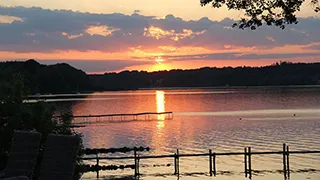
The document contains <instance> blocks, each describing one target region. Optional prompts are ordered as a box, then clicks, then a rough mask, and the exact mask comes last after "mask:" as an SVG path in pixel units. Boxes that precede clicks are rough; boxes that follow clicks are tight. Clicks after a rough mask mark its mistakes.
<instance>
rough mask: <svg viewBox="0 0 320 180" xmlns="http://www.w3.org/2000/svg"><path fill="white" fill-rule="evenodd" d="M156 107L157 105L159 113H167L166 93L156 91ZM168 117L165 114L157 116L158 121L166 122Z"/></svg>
mask: <svg viewBox="0 0 320 180" xmlns="http://www.w3.org/2000/svg"><path fill="white" fill-rule="evenodd" d="M156 105H157V112H158V113H160V112H165V97H164V91H156ZM165 117H166V115H165V114H161V115H158V116H157V119H158V120H164V119H165Z"/></svg>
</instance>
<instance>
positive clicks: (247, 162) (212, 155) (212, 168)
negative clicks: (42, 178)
mask: <svg viewBox="0 0 320 180" xmlns="http://www.w3.org/2000/svg"><path fill="white" fill-rule="evenodd" d="M270 154H279V155H282V156H283V158H282V160H283V174H284V177H285V178H289V177H290V166H289V154H320V150H303V151H289V146H287V145H286V144H285V143H284V144H283V150H282V151H263V152H262V151H260V152H251V147H245V148H244V152H224V153H216V152H212V150H211V149H210V150H209V152H208V153H199V154H180V153H179V150H177V151H176V152H175V153H174V154H166V155H155V156H140V155H137V152H136V151H135V152H134V156H127V157H100V156H99V155H98V154H97V155H96V156H95V157H83V158H82V159H83V160H96V167H99V160H124V159H132V160H134V163H135V171H134V175H135V176H139V175H140V174H139V162H140V160H142V159H158V158H174V174H175V175H179V164H180V163H179V159H180V158H181V157H206V156H207V157H208V159H209V174H210V176H213V175H214V176H216V174H217V169H216V157H217V156H239V155H242V156H244V161H243V162H244V174H245V177H248V178H249V179H251V178H252V172H253V170H252V164H251V160H252V155H270ZM98 174H99V170H97V176H98Z"/></svg>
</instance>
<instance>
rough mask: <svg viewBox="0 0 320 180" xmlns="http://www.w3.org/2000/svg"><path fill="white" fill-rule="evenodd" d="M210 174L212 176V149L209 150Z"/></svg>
mask: <svg viewBox="0 0 320 180" xmlns="http://www.w3.org/2000/svg"><path fill="white" fill-rule="evenodd" d="M209 174H210V176H212V150H211V149H210V150H209Z"/></svg>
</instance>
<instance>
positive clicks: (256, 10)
mask: <svg viewBox="0 0 320 180" xmlns="http://www.w3.org/2000/svg"><path fill="white" fill-rule="evenodd" d="M305 1H306V0H200V4H201V6H205V5H207V4H212V7H214V8H220V7H222V6H226V7H227V8H228V9H229V10H238V11H244V12H245V16H246V17H247V18H242V19H241V21H240V22H239V23H235V24H234V25H233V26H234V27H235V26H238V27H239V28H241V29H245V28H250V29H252V30H255V29H256V28H257V27H259V26H262V25H263V24H266V25H268V26H271V25H275V26H279V27H280V28H282V29H284V28H285V25H286V24H296V23H298V20H297V17H296V15H295V13H296V12H297V11H300V8H301V5H302V4H303V3H304V2H305ZM311 5H312V6H313V8H314V11H315V12H319V11H320V6H319V4H318V0H311Z"/></svg>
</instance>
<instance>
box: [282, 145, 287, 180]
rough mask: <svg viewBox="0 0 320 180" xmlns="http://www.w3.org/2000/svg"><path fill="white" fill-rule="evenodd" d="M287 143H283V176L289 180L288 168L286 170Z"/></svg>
mask: <svg viewBox="0 0 320 180" xmlns="http://www.w3.org/2000/svg"><path fill="white" fill-rule="evenodd" d="M286 165H287V164H286V143H283V175H284V178H287V168H286Z"/></svg>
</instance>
